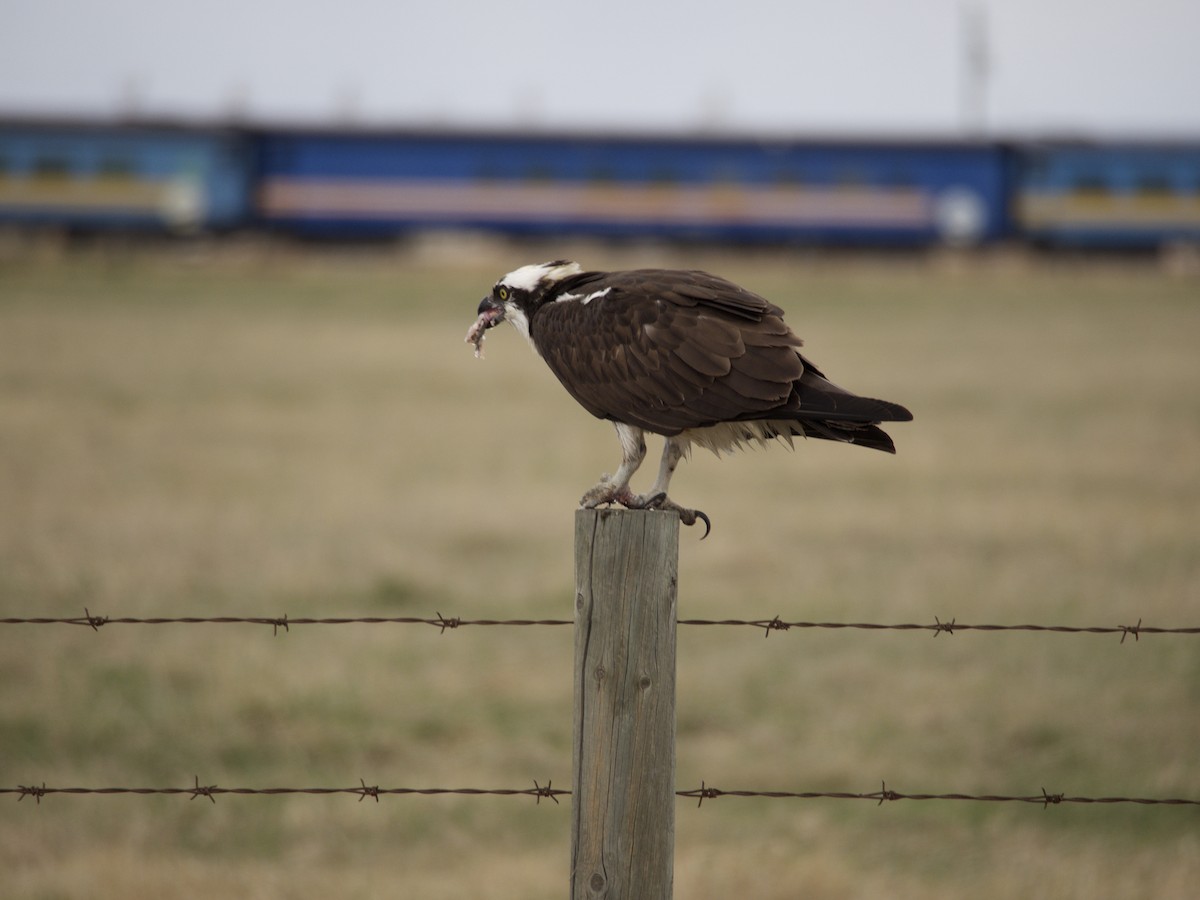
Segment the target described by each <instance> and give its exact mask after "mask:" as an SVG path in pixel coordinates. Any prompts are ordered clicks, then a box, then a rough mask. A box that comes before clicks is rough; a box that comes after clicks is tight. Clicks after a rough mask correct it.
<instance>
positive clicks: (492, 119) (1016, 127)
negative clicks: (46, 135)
mask: <svg viewBox="0 0 1200 900" xmlns="http://www.w3.org/2000/svg"><path fill="white" fill-rule="evenodd" d="M964 8H967V9H970V8H975V9H978V10H981V11H982V18H983V19H984V20H985V21H986V23H987V24H986V36H987V40H986V44H987V67H986V70H987V77H986V82H985V83H984V85H983V90H982V91H981V96H982V102H968V101H966V100H964V97H969V96H970V94H969V92H965V88H964V85H965V83H966V82H965V79H964V77H963V73H964V71H965V68H966V67H965V66H964V63H963V60H964V57H965V50H964V46H965V42H964V39H963V36H964V33H965V32H966V31H967V29H965V28H964V24H963V23H964V20H965V19H967V18H968V17H967V16H964V13H963V10H964ZM981 110H982V112H981ZM3 113H10V114H11V113H22V114H24V113H33V114H49V115H63V114H67V115H70V114H86V115H89V116H110V115H116V114H131V113H132V114H136V115H143V116H152V117H154V116H169V117H186V118H199V119H217V120H220V119H224V118H227V117H229V116H231V115H236V116H238V117H240V118H241V119H243V120H246V119H249V120H257V121H274V122H279V121H311V122H328V121H333V122H346V121H351V122H357V123H362V124H372V125H396V126H427V125H451V126H483V127H488V128H510V127H517V128H527V127H537V128H543V129H551V130H556V129H570V130H576V129H579V130H596V129H606V128H617V129H624V130H644V129H652V130H656V131H667V132H677V131H695V130H697V129H701V128H704V129H709V130H716V131H730V132H737V133H745V132H754V131H768V132H772V133H781V134H789V135H806V134H813V135H820V134H841V133H866V134H919V135H956V134H962V133H964V131H965V130H967V129H969V128H970V127H971V126H972V123H974V122H982V123H983V126H984V127H983V133H985V134H991V135H998V136H1020V135H1050V136H1054V135H1082V136H1104V135H1157V136H1186V137H1200V0H820V2H812V0H726V2H722V3H716V2H711V0H664V2H654V0H592V2H590V3H586V4H582V3H576V2H571V0H509V2H496V0H425V2H423V3H413V2H405V0H339V2H328V0H320V2H317V0H204V2H188V3H181V2H178V0H174V2H172V0H0V114H3Z"/></svg>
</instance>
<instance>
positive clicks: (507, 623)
mask: <svg viewBox="0 0 1200 900" xmlns="http://www.w3.org/2000/svg"><path fill="white" fill-rule="evenodd" d="M83 613H84V614H83V615H82V616H61V617H41V616H39V617H24V618H22V617H9V618H0V625H86V626H88V627H90V628H91V629H92V630H94V631H99V630H100V628H101V627H103V626H105V625H270V626H271V628H272V633H273V634H278V633H279V629H281V628H282V629H283V630H284V631H285V632H286V631H289V630H290V629H291V627H292V626H293V625H298V626H299V625H431V626H433V627H434V628H437V629H438V630H439V631H441V632H445V631H446V630H447V629H450V630H454V629H457V628H466V627H469V626H500V627H529V626H546V625H573V624H574V620H572V619H463V618H460V617H458V616H443V615H442V614H441V613H440V612H438V613H436V614H435V615H434V617H432V618H431V617H422V616H348V617H336V618H335V617H322V618H312V617H306V616H300V617H295V618H293V617H290V616H288V615H286V614H285V615H282V616H155V617H151V618H141V617H136V616H97V615H93V614H92V613H91V612H90V611H89V610H88V609H87V607H84V610H83ZM677 624H679V625H708V626H732V627H749V628H761V629H763V632H764V636H765V637H770V635H771V632H772V631H790V630H791V629H793V628H796V629H833V630H838V629H858V630H864V631H929V632H932V634H933V636H934V637H937V636H938V635H939V634H954V633H955V632H958V631H980V632H1005V631H1031V632H1041V633H1050V634H1119V635H1121V643H1122V644H1123V643H1125V638H1127V637H1129V636H1131V635H1132V636H1133V639H1134V640H1135V641H1137V640H1139V639H1140V638H1141V636H1142V635H1144V634H1192V635H1194V634H1200V626H1185V627H1173V628H1168V627H1162V626H1156V625H1143V624H1142V620H1141V619H1138V621H1137V624H1136V625H989V624H971V623H965V622H959V621H958V620H957V619H950V620H949V621H945V622H943V621H942V620H941V619H940V618H938V617H937V616H934V620H933V622H924V623H921V622H899V623H880V622H805V621H785V620H783V619H781V618H780V617H779V616H774V617H773V618H770V619H678V620H677Z"/></svg>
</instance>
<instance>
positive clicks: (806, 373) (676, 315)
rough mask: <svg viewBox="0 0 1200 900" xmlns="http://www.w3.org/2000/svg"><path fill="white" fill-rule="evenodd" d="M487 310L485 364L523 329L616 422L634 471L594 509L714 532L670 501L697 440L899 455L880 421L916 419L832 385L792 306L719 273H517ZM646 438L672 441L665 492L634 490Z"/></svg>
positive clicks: (566, 268) (665, 460)
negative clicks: (494, 339) (805, 351)
mask: <svg viewBox="0 0 1200 900" xmlns="http://www.w3.org/2000/svg"><path fill="white" fill-rule="evenodd" d="M478 313H479V317H478V318H477V319H476V320H475V323H474V324H473V325H472V326H471V328H470V330H469V331H468V332H467V338H466V339H467V342H468V343H472V344H474V345H475V355H476V356H479V355H480V350H481V348H482V345H483V338H484V333H485V332H486V331H487V330H488V329H489V328H493V327H495V326H496V325H498V324H500V323H501V322H503V321H508V322H511V323H512V324H513V326H514V327H516V329H517V331H519V332H520V333H521V334H522V335H524V336H525V338H526V339H527V340H528V341H529V343H530V344H532V345H533V349H534V350H536V351H537V353H538V355H539V356H541V357H542V359H544V360H545V361H546V364H547V365H549V366H550V370H551V371H552V372H554V374H555V375H556V376H558V380H559V381H561V382H562V385H563V387H565V388H566V389H567V392H568V393H570V395H571V396H572V397H574V398H575V399H576V400H577V401H578V402H579V404H580V405H581V406H582V407H583V408H584V409H586V410H587V411H588V412H590V413H591V414H592V415H594V416H597V417H599V418H601V419H607V420H609V421H610V422H612V423H613V424H614V425H615V426H616V429H617V438H618V439H619V440H620V442H621V465H620V466H619V467H618V469H617V471H616V473H615V474H613V475H607V474H606V475H603V476H602V477H601V479H600V481H599V483H598V484H596V486H595V487H593V488H591V489H590V490H589V491H588V492H587V493H585V494H584V495H583V497H582V499H581V500H580V505H581V506H583V507H586V508H592V507H596V506H599V505H602V504H611V503H620V504H621V505H623V506H626V507H629V508H630V509H664V510H674V511H675V512H677V513H679V516H680V519H681V520H682V521H683V523H684V524H686V525H693V524H695V522H696V520H697V519H698V518H699V519H701V520H703V522H704V525H705V532H704V533H705V536H707V535H708V530H709V528H710V527H711V522H710V521H709V519H708V516H706V515H705V514H704V513H702V512H700V511H699V510H694V509H687V508H685V507H682V506H680V505H679V504H677V503H675V502H674V501H673V500H671V499H669V498H668V497H667V487H668V485H669V484H670V481H671V476H672V474H674V472H675V467H676V466H677V465H678V464H679V460H680V459H682V458H683V457H684V456H686V455H687V453H688V451H689V449H690V447H691V445H692V444H698V445H699V446H701V447H707V448H708V449H709V450H711V451H713V452H714V453H717V454H718V455H719V454H720V453H721V452H722V451H728V450H734V449H737V448H739V447H741V446H742V445H744V444H747V443H751V442H754V443H758V444H765V443H766V442H767V441H768V440H771V439H779V440H782V441H785V442H787V443H788V444H791V442H792V437H793V436H794V435H801V436H804V437H812V438H821V439H824V440H833V441H842V442H844V443H847V444H858V445H859V446H862V447H871V448H873V449H875V450H885V451H887V452H888V453H895V452H896V448H895V445H894V444H893V443H892V439H891V438H890V437H888V435H887V434H886V433H885V432H884V431H883V430H882V429H880V428H879V427H878V425H879V423H880V422H906V421H909V420H910V419H912V413H910V412H909V411H908V410H907V409H905V408H904V407H903V406H900V405H898V404H896V403H889V402H887V401H886V400H873V399H871V398H869V397H860V396H858V395H856V394H852V393H850V392H849V391H847V390H845V389H843V388H840V387H838V386H837V385H835V384H833V383H832V382H830V381H829V380H827V379H826V378H825V376H824V374H822V372H821V371H820V369H818V368H817V367H816V366H814V365H813V364H812V363H811V362H810V361H809V360H808V359H807V358H805V357H804V356H802V355H801V353H800V346H801V344H802V341H801V340H800V338H798V337H796V335H795V334H793V333H792V330H791V329H790V328H789V327H788V326H787V325H786V324H785V323H784V321H783V310H781V309H780V308H779V307H778V306H775V305H774V304H772V303H769V302H767V301H766V300H764V299H763V298H762V297H760V296H758V295H757V294H754V293H751V292H750V291H748V290H746V289H745V288H741V287H738V286H737V285H736V284H733V283H732V282H729V281H726V280H725V279H724V278H718V277H717V276H716V275H710V274H708V273H707V272H700V271H675V270H670V269H636V270H633V271H628V272H585V271H584V270H583V269H582V268H581V267H580V266H579V264H578V263H574V262H570V261H568V260H555V261H554V262H547V263H541V264H539V265H531V266H523V267H521V268H519V269H517V270H515V271H513V272H509V273H508V274H507V275H505V276H504V277H503V278H501V279H500V280H499V281H497V282H496V284H495V286H494V287H493V288H492V292H491V293H490V294H489V295H488V296H486V297H484V298H483V300H482V301H481V302H480V304H479V310H478ZM647 431H649V432H653V433H654V434H661V435H663V437H664V438H665V439H666V446H665V447H664V449H663V455H662V462H661V464H660V465H659V469H658V477H657V478H656V479H655V481H654V484H653V486H651V488H650V490H649V492H647V493H645V494H634V493H633V492H632V491H631V490H630V488H629V480H630V478H631V477H632V476H633V473H634V472H636V471H637V469H638V466H640V465H641V464H642V460H643V459H644V458H645V456H646V441H645V437H644V435H645V432H647Z"/></svg>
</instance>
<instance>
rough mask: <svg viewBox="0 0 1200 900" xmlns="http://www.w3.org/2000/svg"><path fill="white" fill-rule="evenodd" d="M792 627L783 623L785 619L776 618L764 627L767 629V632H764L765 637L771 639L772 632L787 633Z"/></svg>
mask: <svg viewBox="0 0 1200 900" xmlns="http://www.w3.org/2000/svg"><path fill="white" fill-rule="evenodd" d="M791 627H792V626H791V625H789V624H788V623H787V622H785V621H783V619H781V618H779V616H776V617H775V618H773V619H772V620H771V621H769V622H767V623H766V624H764V625H763V628H765V629H766V631H765V632H763V637H770V636H771V632H772V631H787V630H788V629H789V628H791Z"/></svg>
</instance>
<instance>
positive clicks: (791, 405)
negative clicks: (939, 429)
mask: <svg viewBox="0 0 1200 900" xmlns="http://www.w3.org/2000/svg"><path fill="white" fill-rule="evenodd" d="M804 364H805V371H804V374H803V375H802V376H800V380H799V381H797V382H796V383H795V385H794V386H793V388H792V396H791V397H789V398H788V404H787V411H788V414H789V418H794V419H795V429H796V430H795V432H794V433H795V434H803V435H805V436H806V437H812V438H820V439H822V440H828V441H842V442H844V443H848V444H858V445H859V446H861V447H870V448H871V449H872V450H883V451H885V452H886V453H895V452H896V445H895V444H894V443H892V439H891V437H889V436H888V434H887V432H886V431H884V430H883V429H882V428H879V427H877V426H878V424H879V423H880V422H910V421H912V417H913V416H912V413H911V412H909V411H908V410H907V409H905V408H904V407H903V406H901V405H900V404H899V403H891V402H889V401H887V400H876V399H875V398H874V397H860V396H858V395H857V394H852V393H850V392H849V391H848V390H846V389H845V388H842V387H838V386H837V385H836V384H834V383H833V382H831V381H830V380H829V379H827V378H826V377H825V376H824V375H822V374H821V372H820V370H818V369H817V367H816V366H814V365H812V364H811V363H810V362H809V361H808V360H804Z"/></svg>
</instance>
